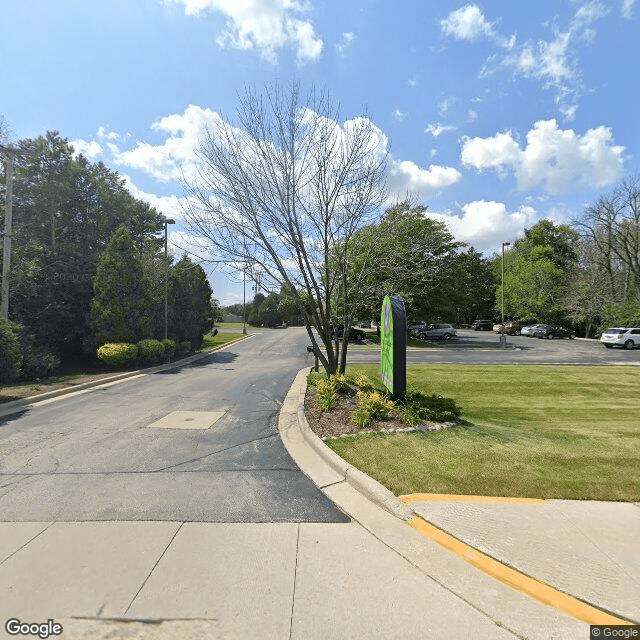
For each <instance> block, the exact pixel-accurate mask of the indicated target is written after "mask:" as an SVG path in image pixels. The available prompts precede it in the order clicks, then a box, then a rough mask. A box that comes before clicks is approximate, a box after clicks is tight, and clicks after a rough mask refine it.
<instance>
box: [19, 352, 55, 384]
mask: <svg viewBox="0 0 640 640" xmlns="http://www.w3.org/2000/svg"><path fill="white" fill-rule="evenodd" d="M59 366H60V358H58V356H56V355H54V354H53V353H51V352H50V351H48V350H47V349H44V348H42V347H34V348H33V349H31V350H30V351H29V352H28V353H25V354H24V358H23V360H22V367H21V368H20V378H22V379H23V380H35V379H36V378H47V377H48V376H52V375H54V374H55V373H56V371H57V370H58V367H59Z"/></svg>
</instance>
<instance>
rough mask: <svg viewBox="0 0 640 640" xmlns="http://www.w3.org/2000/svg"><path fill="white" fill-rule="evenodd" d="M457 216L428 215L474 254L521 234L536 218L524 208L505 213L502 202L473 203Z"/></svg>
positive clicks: (504, 206) (528, 209)
mask: <svg viewBox="0 0 640 640" xmlns="http://www.w3.org/2000/svg"><path fill="white" fill-rule="evenodd" d="M460 209H461V214H460V215H456V214H453V213H450V212H447V213H430V214H429V216H430V217H432V218H435V219H437V220H441V221H442V222H444V223H446V225H447V227H448V228H449V230H450V231H451V233H452V234H453V235H454V236H455V238H456V239H458V240H463V241H465V242H468V243H469V244H470V245H473V247H474V248H475V249H476V250H478V251H489V250H491V249H495V248H496V247H498V246H500V243H501V242H505V241H508V240H509V239H511V238H515V237H517V236H518V235H520V234H522V232H523V231H524V229H525V227H527V226H530V225H531V224H532V222H533V221H534V219H535V217H536V211H535V209H534V208H533V207H530V206H527V205H524V206H522V207H520V208H519V209H518V210H517V211H511V212H510V211H508V210H507V207H506V205H505V204H504V203H502V202H494V201H487V200H476V201H474V202H470V203H468V204H465V205H463V206H462V207H460Z"/></svg>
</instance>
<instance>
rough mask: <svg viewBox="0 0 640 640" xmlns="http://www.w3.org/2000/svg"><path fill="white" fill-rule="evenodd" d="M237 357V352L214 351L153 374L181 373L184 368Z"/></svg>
mask: <svg viewBox="0 0 640 640" xmlns="http://www.w3.org/2000/svg"><path fill="white" fill-rule="evenodd" d="M237 357H238V356H237V354H235V353H231V352H230V351H221V352H218V353H212V354H210V355H208V356H204V357H203V358H200V359H199V360H196V361H195V362H190V363H189V364H185V365H178V366H176V367H172V368H171V369H165V370H164V371H156V372H155V373H154V374H153V375H167V374H175V373H180V372H181V371H183V370H184V369H199V368H202V367H206V366H208V365H210V364H229V363H231V362H233V361H234V360H235V359H236V358H237Z"/></svg>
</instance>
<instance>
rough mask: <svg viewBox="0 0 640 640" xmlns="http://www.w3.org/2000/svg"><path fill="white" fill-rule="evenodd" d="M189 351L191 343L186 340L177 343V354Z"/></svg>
mask: <svg viewBox="0 0 640 640" xmlns="http://www.w3.org/2000/svg"><path fill="white" fill-rule="evenodd" d="M190 351H191V343H190V342H189V341H188V340H182V341H181V342H179V343H178V352H179V353H189V352H190Z"/></svg>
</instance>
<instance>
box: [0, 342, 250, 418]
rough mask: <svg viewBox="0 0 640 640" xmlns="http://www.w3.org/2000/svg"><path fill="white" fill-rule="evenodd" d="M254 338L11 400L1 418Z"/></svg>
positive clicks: (188, 361)
mask: <svg viewBox="0 0 640 640" xmlns="http://www.w3.org/2000/svg"><path fill="white" fill-rule="evenodd" d="M251 337H253V336H252V335H246V336H243V337H242V338H240V339H239V340H234V341H233V342H231V343H227V344H223V345H220V346H219V347H213V348H212V349H208V350H207V351H201V352H199V353H196V354H194V355H191V356H187V357H186V358H182V359H181V360H176V361H175V362H167V363H166V364H160V365H157V366H155V367H149V368H147V369H137V370H136V371H127V372H126V373H117V374H115V375H113V376H109V377H107V378H100V379H99V380H92V381H91V382H83V383H82V384H77V385H73V386H71V387H67V388H65V389H56V390H55V391H46V392H45V393H39V394H38V395H35V396H29V397H28V398H21V399H19V400H10V401H9V402H4V403H2V404H0V417H4V416H8V415H11V414H12V413H17V412H18V411H21V410H22V409H25V408H27V407H29V406H31V405H34V404H37V403H38V402H42V401H43V400H49V399H51V398H57V397H59V396H64V395H67V394H69V393H76V392H77V391H84V390H85V389H90V388H92V387H99V386H101V385H103V384H112V383H114V382H119V381H121V380H126V379H127V378H134V377H136V376H143V375H148V374H151V373H158V372H159V371H168V370H170V369H177V368H178V367H181V366H184V365H185V364H191V363H192V362H196V361H198V360H202V358H206V357H207V356H208V355H210V354H212V353H214V352H215V351H221V350H222V349H224V348H226V347H228V346H230V345H231V344H237V343H238V342H242V341H243V340H246V339H247V338H251Z"/></svg>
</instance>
